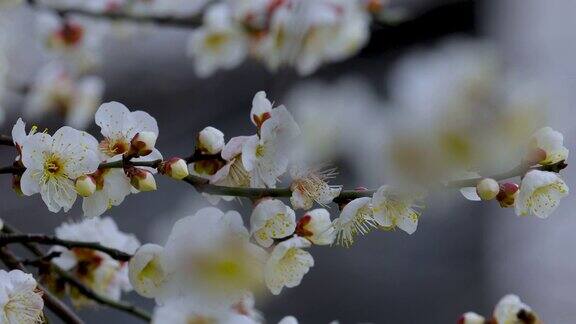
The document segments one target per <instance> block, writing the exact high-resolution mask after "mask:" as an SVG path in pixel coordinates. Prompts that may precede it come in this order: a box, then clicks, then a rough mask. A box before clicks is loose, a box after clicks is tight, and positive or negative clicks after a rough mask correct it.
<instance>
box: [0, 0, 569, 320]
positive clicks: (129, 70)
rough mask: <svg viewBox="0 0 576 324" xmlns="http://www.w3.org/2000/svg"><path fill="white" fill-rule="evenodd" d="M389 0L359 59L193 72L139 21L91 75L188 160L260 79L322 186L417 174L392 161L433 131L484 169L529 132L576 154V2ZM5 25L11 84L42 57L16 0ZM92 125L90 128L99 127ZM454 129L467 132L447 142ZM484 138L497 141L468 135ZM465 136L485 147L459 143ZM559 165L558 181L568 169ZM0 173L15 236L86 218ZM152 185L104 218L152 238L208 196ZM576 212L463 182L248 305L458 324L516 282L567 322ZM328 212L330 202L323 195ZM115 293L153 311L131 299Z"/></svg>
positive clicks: (163, 31)
mask: <svg viewBox="0 0 576 324" xmlns="http://www.w3.org/2000/svg"><path fill="white" fill-rule="evenodd" d="M398 2H401V3H398V4H401V7H402V8H403V9H404V13H403V17H404V18H403V19H402V20H400V21H398V22H397V23H386V24H374V26H373V28H372V35H371V38H370V42H369V44H368V45H367V46H366V47H365V48H364V49H363V50H362V51H361V52H360V53H359V54H358V55H356V56H355V57H353V58H351V59H349V60H345V61H343V62H339V63H335V64H330V65H324V66H323V67H321V68H320V69H319V70H318V71H317V72H316V73H314V74H312V75H310V76H307V77H301V76H299V75H298V74H296V73H295V72H294V71H292V70H290V69H283V70H280V71H278V72H277V73H270V72H268V71H267V70H266V69H265V68H264V67H262V66H261V64H259V63H258V62H255V61H247V62H246V63H244V64H242V65H241V66H240V67H239V68H236V69H233V70H230V71H223V72H217V73H216V74H214V75H213V76H211V77H209V78H206V79H200V78H197V77H196V76H195V73H194V70H193V68H192V65H191V62H190V59H189V58H187V57H186V56H185V46H186V37H187V33H188V31H187V30H185V29H178V28H170V27H154V26H148V27H146V28H145V30H143V31H140V32H138V33H135V34H133V35H131V36H130V37H126V38H123V37H115V38H113V39H110V40H107V41H106V42H105V44H104V45H103V46H104V49H105V50H104V54H103V58H102V60H103V64H102V67H101V68H100V69H99V72H98V74H99V75H100V76H101V77H102V78H103V80H104V81H105V84H106V88H105V89H106V90H105V93H104V101H111V100H115V101H120V102H122V103H124V104H125V105H126V106H128V107H130V109H132V110H135V109H140V110H145V111H147V112H149V113H150V114H151V115H152V116H154V117H155V118H156V119H157V120H158V124H159V128H160V137H159V140H158V144H157V146H158V147H159V148H160V150H161V151H162V152H163V154H164V156H165V157H169V156H175V155H180V156H186V155H188V154H189V153H191V152H192V150H193V149H194V138H195V134H196V133H197V132H198V131H199V130H201V129H202V128H204V127H205V126H208V125H212V126H215V127H217V128H219V129H220V130H222V131H223V132H224V133H225V134H226V137H227V138H230V137H233V136H238V135H244V134H250V133H251V132H253V129H252V125H251V124H250V121H249V111H250V105H251V101H252V97H253V95H254V94H255V93H256V92H257V91H260V90H265V91H266V92H267V94H268V98H270V99H271V100H273V101H274V102H275V103H277V104H285V105H286V106H287V108H288V109H289V110H290V111H291V112H293V114H294V115H295V118H296V119H297V121H299V123H300V125H301V126H302V128H303V130H304V134H305V136H308V137H307V138H308V140H307V141H306V143H307V144H308V145H310V147H309V149H308V150H306V151H305V152H309V154H311V153H310V152H314V154H317V155H318V156H315V158H318V159H322V160H328V161H331V162H332V163H333V164H334V165H335V166H338V168H339V172H340V174H339V176H338V177H337V179H336V180H335V181H334V182H335V183H342V184H344V186H345V187H346V188H354V187H358V186H364V187H370V188H371V187H377V186H379V185H381V184H382V183H385V182H388V181H392V180H393V179H395V178H396V177H398V175H399V174H402V175H404V176H406V177H408V178H410V177H412V176H414V177H418V176H420V175H419V174H417V172H416V171H414V170H415V167H414V166H412V165H410V167H408V168H406V169H403V168H402V167H406V164H405V163H398V161H404V160H402V159H401V158H402V157H403V156H404V155H403V154H404V153H406V151H408V153H410V152H411V150H412V148H413V147H414V146H412V144H414V142H416V144H420V146H422V144H424V146H427V143H428V142H427V140H429V139H430V138H435V136H441V137H442V139H445V141H443V143H445V144H446V143H447V144H446V146H447V148H446V147H444V148H446V149H448V150H451V152H452V153H453V154H454V155H452V157H453V158H454V159H452V160H450V161H449V163H450V165H452V163H454V164H457V163H458V162H459V161H460V159H474V161H475V162H478V161H480V162H478V163H481V164H482V166H483V167H485V168H486V169H490V170H495V171H497V170H506V169H510V168H511V167H513V166H514V161H515V159H514V157H516V155H515V154H516V152H513V151H514V150H515V148H516V147H517V146H518V145H516V144H518V143H520V142H522V140H527V138H528V137H527V135H529V134H530V133H532V131H533V130H534V129H536V128H538V127H540V126H546V125H548V126H551V127H553V128H555V129H557V130H559V131H561V132H562V133H563V134H564V135H565V145H566V146H567V147H568V148H569V149H572V147H573V145H574V143H575V140H574V139H575V137H574V134H575V131H576V129H575V125H576V117H575V116H574V112H575V110H574V108H573V107H574V105H575V104H576V91H574V89H576V63H575V62H574V57H576V41H575V39H574V33H573V30H574V28H575V27H576V26H574V19H572V17H571V15H572V14H573V12H574V10H576V3H574V2H570V1H564V0H550V1H546V2H544V1H538V0H485V1H442V0H411V1H398ZM8 17H10V18H11V19H10V20H9V22H8ZM14 17H17V19H14ZM0 19H3V20H4V21H3V22H5V23H8V24H9V25H10V29H9V30H10V31H11V39H12V43H11V47H10V49H11V52H10V55H9V67H10V70H11V71H10V76H11V82H13V83H14V84H16V85H18V86H20V87H21V86H22V85H26V84H28V83H29V82H30V80H31V79H32V78H33V76H34V74H35V73H36V72H37V71H38V69H39V68H40V67H41V66H42V62H43V61H44V60H45V59H46V58H45V57H43V55H42V53H39V51H38V50H37V47H36V46H37V45H35V40H36V37H35V33H36V29H35V28H34V27H33V26H32V21H33V19H32V17H31V14H30V10H29V9H28V8H17V9H12V10H10V11H9V12H5V13H4V14H3V15H2V16H0ZM0 22H2V21H1V20H0ZM14 39H16V41H14ZM15 53H17V54H15ZM24 104H25V99H24V98H23V96H22V95H21V94H19V93H18V91H13V92H9V93H7V94H6V98H5V100H4V104H3V106H4V108H5V113H6V116H5V120H4V123H3V125H2V126H1V127H0V129H1V131H0V133H2V134H9V132H10V129H11V127H12V125H13V123H14V122H15V120H16V119H17V117H18V116H20V115H21V111H22V109H23V108H22V107H23V106H24ZM494 116H497V118H496V117H494ZM32 122H34V123H35V124H38V125H41V128H44V127H46V128H48V129H51V130H53V129H56V128H57V127H59V126H60V125H61V124H62V123H63V119H62V118H60V117H58V116H57V115H55V114H52V115H44V116H43V117H41V118H39V119H36V120H30V124H32ZM91 125H92V124H91ZM88 131H89V132H90V133H92V134H97V133H98V129H97V128H96V127H95V125H92V126H90V127H89V128H88ZM456 135H458V136H459V137H458V138H465V139H466V140H467V141H468V142H466V143H460V142H458V141H455V140H454V138H455V137H454V136H456ZM480 138H490V139H491V140H490V141H486V143H482V145H477V146H474V145H472V144H471V143H475V141H477V140H478V139H480ZM495 142H497V144H498V145H496V144H495ZM469 145H471V146H469ZM416 146H418V145H416ZM469 147H474V148H480V151H479V152H473V153H470V152H469V149H470V148H469ZM444 148H443V149H444ZM434 149H437V148H436V147H434ZM433 153H434V152H433ZM436 153H437V152H436ZM423 154H424V155H420V157H422V156H424V157H426V156H427V155H426V154H428V153H426V152H425V153H423ZM478 156H479V157H478ZM482 158H485V160H487V161H484V159H482ZM12 159H13V154H12V151H11V149H10V148H7V147H0V161H1V164H0V165H8V164H9V163H11V161H12ZM423 161H430V160H426V159H425V160H423ZM420 162H422V161H420ZM485 162H486V163H485ZM418 169H419V168H418ZM431 172H440V173H441V172H442V171H441V170H440V171H438V170H432V171H431ZM563 175H564V178H565V180H566V182H567V183H568V185H570V184H571V183H572V181H573V180H574V178H575V177H574V176H572V175H571V174H570V173H568V172H565V173H564V174H563ZM424 176H428V174H425V175H424ZM0 181H2V182H1V183H2V184H3V185H2V186H0V217H1V218H3V219H5V220H7V221H9V222H11V223H13V224H15V225H17V226H18V227H20V228H21V229H22V230H24V231H26V232H46V233H52V232H53V229H54V228H55V227H56V226H58V225H59V224H60V223H62V222H63V221H65V220H68V219H79V218H80V217H81V210H80V208H79V206H76V207H75V209H73V210H72V211H71V212H69V213H68V214H63V213H59V214H52V213H49V212H48V211H47V209H46V207H45V205H44V204H43V202H42V201H41V199H40V197H39V196H38V195H36V196H34V197H32V198H19V197H18V196H17V195H16V194H15V193H13V192H12V190H11V189H10V179H9V177H5V178H3V179H1V180H0ZM157 181H158V187H159V190H158V191H156V192H154V193H143V194H139V195H131V196H130V197H128V198H127V199H126V200H125V201H124V203H123V204H122V206H121V207H117V208H113V209H111V210H110V211H109V212H108V213H107V215H109V216H112V217H113V218H114V219H115V220H116V222H117V223H118V224H119V227H120V229H121V230H124V231H128V232H133V233H135V234H136V235H137V237H138V238H139V239H140V241H141V242H158V243H161V244H162V243H164V240H165V238H166V237H167V235H168V233H169V231H170V229H171V227H172V225H173V223H174V222H175V221H176V220H177V219H179V218H182V217H184V216H186V215H189V214H192V213H194V212H195V211H196V210H198V209H199V208H201V207H204V206H208V205H209V203H208V202H207V201H206V200H205V199H203V198H202V196H201V195H200V194H199V193H197V192H195V190H194V189H193V188H191V187H190V186H187V185H185V184H183V183H177V182H174V181H172V180H170V179H167V178H163V177H158V179H157ZM77 205H78V204H77ZM219 207H221V208H222V209H223V210H226V209H238V210H241V211H243V215H245V216H246V217H245V222H247V221H248V217H249V213H250V208H249V207H250V206H249V204H247V203H244V204H239V203H237V202H231V203H221V205H220V206H219ZM575 207H576V200H575V199H574V198H573V197H571V196H569V197H568V198H566V199H565V200H564V201H563V203H562V204H561V205H560V207H559V209H558V211H557V212H556V213H554V214H553V215H552V216H551V217H550V218H549V219H547V220H541V219H537V218H534V217H526V218H519V217H516V216H515V214H514V212H513V210H506V209H500V208H499V207H498V205H497V204H496V203H491V204H479V203H474V202H469V201H466V200H464V199H463V198H462V197H461V196H460V194H459V193H458V192H457V191H450V192H446V193H438V194H434V195H433V199H431V200H430V201H429V202H428V203H427V206H426V209H425V210H424V212H423V216H422V218H421V221H420V224H419V227H418V230H417V232H416V233H415V234H413V235H411V236H409V235H406V234H405V233H404V232H401V231H392V232H372V233H370V234H369V235H366V236H365V237H361V238H359V239H358V241H357V243H356V244H355V245H354V246H353V247H352V248H349V249H345V248H340V247H332V248H327V247H314V248H313V249H312V254H313V255H314V257H315V259H316V265H315V266H314V268H313V269H312V270H311V271H310V273H309V274H308V275H307V276H306V277H305V278H304V280H303V282H302V284H301V285H300V286H298V287H296V288H293V289H287V290H284V291H283V293H282V295H280V296H277V297H270V298H268V299H264V300H258V301H257V307H258V308H259V309H260V310H261V311H262V312H263V313H264V314H265V317H266V319H267V321H268V322H269V323H276V322H277V321H278V320H279V319H280V318H282V317H283V316H284V315H294V316H296V317H297V318H298V319H299V320H301V323H304V324H307V323H328V322H329V321H331V320H336V319H337V320H339V321H340V323H344V324H346V323H455V322H456V320H457V318H458V316H459V315H460V314H461V313H463V312H465V311H468V310H474V311H477V312H478V313H481V314H489V313H490V312H491V310H492V308H493V306H494V305H495V303H496V302H497V301H498V300H499V298H500V297H502V296H503V295H505V294H507V293H516V294H518V295H519V296H521V298H522V299H523V300H524V301H525V302H526V303H527V304H529V305H531V306H532V307H533V309H535V310H536V311H538V313H539V314H540V315H541V317H542V318H543V319H544V322H545V323H573V322H574V321H575V320H576V293H575V292H574V291H575V289H574V287H573V286H572V283H573V278H574V276H575V275H576V258H575V257H574V255H573V250H572V245H574V244H576V236H574V235H573V229H574V228H576V219H573V218H572V215H571V210H574V208H575ZM331 211H332V212H333V213H334V214H336V213H337V210H336V209H335V207H332V210H331ZM126 299H128V300H130V301H132V302H134V303H136V304H140V305H143V306H145V307H147V308H151V307H152V306H153V305H152V303H151V302H150V301H147V300H144V299H143V298H140V297H138V296H136V294H130V295H129V296H127V297H126ZM81 314H82V315H85V316H86V318H87V319H88V322H89V323H100V322H102V321H104V320H106V322H107V323H110V324H112V323H136V322H137V320H136V319H134V318H132V317H129V316H127V315H124V314H123V313H120V312H117V311H114V310H109V309H104V308H98V309H94V310H83V311H82V312H81Z"/></svg>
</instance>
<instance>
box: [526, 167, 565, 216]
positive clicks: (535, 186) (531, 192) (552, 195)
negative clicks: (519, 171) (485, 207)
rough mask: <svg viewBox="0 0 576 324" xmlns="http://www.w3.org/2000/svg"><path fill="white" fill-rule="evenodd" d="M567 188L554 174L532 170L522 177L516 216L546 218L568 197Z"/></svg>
mask: <svg viewBox="0 0 576 324" xmlns="http://www.w3.org/2000/svg"><path fill="white" fill-rule="evenodd" d="M568 191H569V189H568V186H567V185H566V183H564V181H563V180H562V179H561V178H560V177H559V176H558V174H556V173H554V172H547V171H540V170H532V171H530V172H528V173H526V175H525V176H524V178H523V179H522V184H521V186H520V192H519V193H518V197H517V198H516V204H515V209H516V214H517V215H519V216H524V215H528V214H533V215H535V216H538V217H540V218H547V217H548V216H550V214H551V213H552V212H554V210H556V208H557V207H558V204H559V203H560V199H562V198H564V197H566V196H567V195H568Z"/></svg>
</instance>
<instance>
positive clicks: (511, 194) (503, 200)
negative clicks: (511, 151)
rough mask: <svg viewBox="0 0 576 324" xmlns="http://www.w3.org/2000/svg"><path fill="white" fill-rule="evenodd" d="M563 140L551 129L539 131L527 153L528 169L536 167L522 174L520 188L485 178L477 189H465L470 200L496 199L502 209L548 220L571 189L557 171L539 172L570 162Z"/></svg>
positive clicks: (463, 190) (526, 163)
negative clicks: (548, 167) (510, 208)
mask: <svg viewBox="0 0 576 324" xmlns="http://www.w3.org/2000/svg"><path fill="white" fill-rule="evenodd" d="M563 142H564V137H563V136H562V134H561V133H559V132H557V131H555V130H553V129H552V128H550V127H544V128H542V129H540V130H538V131H537V132H536V133H534V135H532V137H531V139H530V143H529V145H528V148H527V152H526V154H525V158H524V161H523V162H522V163H523V164H524V165H525V166H530V167H533V166H536V167H537V168H532V169H530V170H529V171H528V172H527V173H526V174H525V175H523V178H522V181H521V183H520V185H518V184H516V183H514V182H503V183H501V184H499V183H498V182H497V181H496V180H494V179H490V178H484V179H482V180H481V181H479V182H478V184H477V186H476V187H469V188H462V189H461V191H462V194H463V195H464V197H466V198H467V199H469V200H476V201H479V200H492V199H496V200H497V201H498V202H499V203H500V206H502V207H514V209H515V211H516V214H517V215H519V216H525V215H528V214H532V215H535V216H537V217H540V218H547V217H548V216H550V214H551V213H552V212H554V210H556V208H557V207H558V205H559V203H560V199H562V198H564V197H566V196H567V195H568V192H569V188H568V186H567V185H566V183H565V182H564V181H563V180H562V178H561V177H560V176H559V175H558V173H557V172H553V171H546V170H540V169H539V168H545V167H546V166H552V165H558V164H560V165H562V166H564V165H563V164H564V163H565V161H566V160H567V159H568V153H569V151H568V149H567V148H566V147H564V143H563Z"/></svg>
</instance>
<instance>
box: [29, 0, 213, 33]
mask: <svg viewBox="0 0 576 324" xmlns="http://www.w3.org/2000/svg"><path fill="white" fill-rule="evenodd" d="M27 3H28V6H30V7H31V8H35V9H40V10H46V11H52V12H54V13H56V14H58V15H59V16H62V17H65V16H67V15H80V16H84V17H89V18H97V19H109V20H122V21H127V22H133V23H153V24H157V25H163V26H171V27H180V28H196V27H199V26H200V25H201V24H202V17H201V15H195V16H189V17H172V16H145V15H141V16H136V15H131V14H128V13H125V12H97V11H91V10H87V9H83V8H62V7H56V6H50V5H47V4H45V3H41V2H40V1H37V0H28V1H27Z"/></svg>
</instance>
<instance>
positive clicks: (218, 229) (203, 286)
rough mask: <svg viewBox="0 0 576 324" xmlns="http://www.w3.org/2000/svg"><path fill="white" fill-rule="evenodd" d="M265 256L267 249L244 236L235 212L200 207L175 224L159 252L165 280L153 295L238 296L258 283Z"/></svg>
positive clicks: (232, 299) (219, 299)
mask: <svg viewBox="0 0 576 324" xmlns="http://www.w3.org/2000/svg"><path fill="white" fill-rule="evenodd" d="M265 258H266V252H265V251H264V250H263V249H262V248H260V247H258V246H257V245H255V244H252V243H250V242H249V234H248V230H247V229H246V228H245V227H244V225H243V221H242V217H241V216H240V214H239V213H238V212H236V211H229V212H226V213H224V212H222V211H220V210H219V209H217V208H214V207H207V208H203V209H200V210H199V211H198V212H196V214H194V215H192V216H188V217H185V218H182V219H180V220H178V221H177V222H176V223H175V224H174V227H173V229H172V232H171V233H170V236H169V237H168V241H167V243H166V245H165V246H164V252H163V260H164V261H163V263H164V265H165V269H166V271H167V272H168V273H169V276H170V280H169V282H167V284H166V285H165V286H164V288H163V293H162V295H161V296H159V297H157V298H160V299H161V300H163V299H166V298H169V297H170V296H176V295H184V296H193V297H195V298H201V299H203V300H213V301H216V302H223V301H225V302H229V301H230V302H238V301H239V300H240V299H241V297H243V296H244V294H245V293H246V292H248V291H254V290H255V289H258V288H259V287H260V286H261V285H262V269H263V265H264V262H265Z"/></svg>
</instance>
